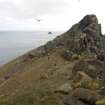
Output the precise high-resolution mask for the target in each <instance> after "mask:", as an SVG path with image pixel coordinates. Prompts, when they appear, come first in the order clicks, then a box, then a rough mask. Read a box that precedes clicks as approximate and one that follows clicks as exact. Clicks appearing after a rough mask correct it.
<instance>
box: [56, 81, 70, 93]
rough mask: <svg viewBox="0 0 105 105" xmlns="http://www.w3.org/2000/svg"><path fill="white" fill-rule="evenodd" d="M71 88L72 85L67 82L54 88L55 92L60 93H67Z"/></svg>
mask: <svg viewBox="0 0 105 105" xmlns="http://www.w3.org/2000/svg"><path fill="white" fill-rule="evenodd" d="M71 90H72V86H71V85H70V84H69V83H65V84H63V85H61V86H60V87H58V88H57V89H56V90H55V93H61V94H68V93H69V92H70V91H71Z"/></svg>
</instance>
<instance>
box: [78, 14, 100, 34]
mask: <svg viewBox="0 0 105 105" xmlns="http://www.w3.org/2000/svg"><path fill="white" fill-rule="evenodd" d="M78 28H79V29H80V30H81V31H82V32H84V33H86V34H90V35H91V36H100V35H102V34H101V24H99V23H98V19H97V17H96V15H93V14H92V15H86V16H85V17H84V18H83V19H82V20H81V21H80V22H79V26H78Z"/></svg>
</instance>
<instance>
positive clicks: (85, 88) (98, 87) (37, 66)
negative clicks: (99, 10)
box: [0, 15, 105, 105]
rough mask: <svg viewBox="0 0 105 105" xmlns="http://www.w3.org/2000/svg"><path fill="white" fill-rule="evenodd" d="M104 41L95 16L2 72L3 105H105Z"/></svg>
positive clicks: (88, 17) (74, 26) (0, 86)
mask: <svg viewBox="0 0 105 105" xmlns="http://www.w3.org/2000/svg"><path fill="white" fill-rule="evenodd" d="M104 45H105V37H104V36H103V35H102V33H101V24H99V23H98V19H97V17H96V16H95V15H86V16H85V17H84V18H83V19H82V20H81V21H80V22H78V23H77V24H75V25H73V26H72V27H71V29H69V30H68V31H67V32H65V33H63V34H62V35H60V36H58V37H57V38H55V39H54V40H52V41H49V42H48V43H46V44H45V45H43V46H40V47H39V48H37V49H34V50H32V51H30V52H28V53H26V54H25V55H22V56H20V57H18V58H16V59H15V60H13V61H11V62H9V63H8V64H6V65H4V66H3V67H1V68H0V105H81V104H82V105H95V104H96V105H99V104H103V105H104V104H105V99H104V96H105V88H104V87H105V86H104V85H105V46H104Z"/></svg>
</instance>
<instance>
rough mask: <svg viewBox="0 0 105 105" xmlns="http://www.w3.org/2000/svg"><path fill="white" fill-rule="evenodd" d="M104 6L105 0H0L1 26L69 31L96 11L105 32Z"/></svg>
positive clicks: (19, 28) (17, 28) (1, 28)
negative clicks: (84, 17)
mask: <svg viewBox="0 0 105 105" xmlns="http://www.w3.org/2000/svg"><path fill="white" fill-rule="evenodd" d="M104 10H105V0H0V30H62V31H66V30H68V29H69V28H70V27H71V26H72V25H73V24H74V23H76V22H78V21H79V20H80V19H81V18H83V16H85V15H86V14H93V13H94V14H96V15H97V17H98V18H99V22H101V23H102V27H103V32H104V33H105V13H104ZM36 18H38V19H40V20H41V21H40V22H37V21H36Z"/></svg>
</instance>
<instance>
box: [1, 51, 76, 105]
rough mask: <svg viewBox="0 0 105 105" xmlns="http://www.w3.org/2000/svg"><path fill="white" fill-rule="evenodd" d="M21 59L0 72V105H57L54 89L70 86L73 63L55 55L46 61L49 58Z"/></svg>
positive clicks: (56, 95)
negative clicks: (67, 84)
mask: <svg viewBox="0 0 105 105" xmlns="http://www.w3.org/2000/svg"><path fill="white" fill-rule="evenodd" d="M23 58H24V56H22V57H20V58H18V59H16V60H14V61H12V62H10V63H9V64H7V65H5V66H4V67H2V68H1V70H0V84H1V85H0V99H1V100H0V105H47V104H48V103H49V104H50V105H56V104H57V103H59V101H58V100H59V95H58V94H55V93H54V89H55V88H57V87H59V86H60V85H62V84H63V83H65V82H69V81H68V78H69V77H70V74H71V69H72V67H73V64H74V63H70V62H67V61H65V59H63V58H62V57H61V56H60V55H59V52H57V51H55V52H53V53H52V54H50V55H49V59H48V56H43V57H41V58H39V59H37V60H35V59H30V58H29V59H27V60H25V61H24V60H22V59H23ZM60 99H61V97H60ZM56 100H57V101H56Z"/></svg>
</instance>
